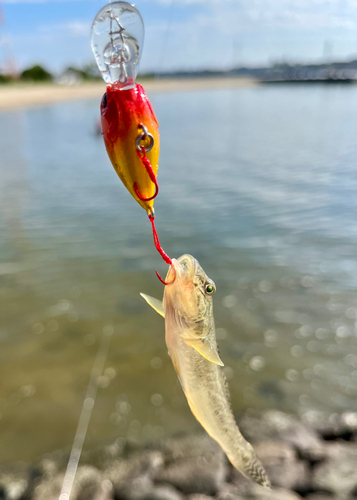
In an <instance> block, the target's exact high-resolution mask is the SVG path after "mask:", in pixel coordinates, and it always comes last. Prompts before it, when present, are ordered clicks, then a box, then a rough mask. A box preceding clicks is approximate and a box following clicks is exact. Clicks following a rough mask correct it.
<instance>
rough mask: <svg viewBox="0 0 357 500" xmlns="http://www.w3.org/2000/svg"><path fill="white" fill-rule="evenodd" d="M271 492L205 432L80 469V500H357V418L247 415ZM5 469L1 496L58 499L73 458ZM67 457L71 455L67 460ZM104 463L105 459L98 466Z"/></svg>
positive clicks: (244, 422)
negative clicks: (250, 477) (246, 475)
mask: <svg viewBox="0 0 357 500" xmlns="http://www.w3.org/2000/svg"><path fill="white" fill-rule="evenodd" d="M239 424H240V428H241V430H242V433H243V434H244V435H245V437H246V438H247V439H248V440H249V441H251V442H252V443H253V444H254V447H255V449H256V452H257V454H258V456H259V458H260V459H261V461H262V463H263V464H264V466H265V468H266V470H267V472H268V475H269V477H270V480H271V482H272V490H267V489H264V488H262V487H260V486H258V485H256V484H254V483H253V482H252V481H250V480H248V479H246V478H244V477H243V476H242V475H241V474H239V473H238V472H237V471H236V470H235V469H233V468H232V466H231V465H230V464H229V463H228V461H227V459H226V457H225V455H224V454H223V452H222V451H221V449H220V448H219V446H217V445H216V443H215V442H214V441H213V440H212V439H210V438H209V437H208V436H207V435H206V434H205V433H204V432H202V433H199V434H194V435H186V436H179V437H174V438H170V439H166V440H162V441H158V442H154V443H150V444H148V445H147V446H146V447H145V448H143V449H140V450H139V449H136V450H133V449H131V450H129V449H128V448H129V447H128V446H126V447H124V448H123V449H122V450H121V452H120V453H117V454H116V456H113V455H115V453H113V449H115V447H112V449H111V455H112V456H111V457H110V458H108V456H109V455H110V454H109V453H108V450H107V452H105V453H104V452H103V456H104V458H103V459H102V462H101V464H100V465H97V466H93V465H84V464H83V462H84V457H83V459H82V461H81V462H82V465H80V466H79V468H78V471H77V476H76V481H75V484H74V488H73V491H72V496H71V499H73V500H184V499H187V500H213V499H216V500H243V499H250V500H254V499H257V500H258V499H259V500H268V499H269V500H270V499H271V500H299V499H300V498H306V499H307V500H334V499H335V500H336V499H339V500H352V499H354V498H357V413H345V414H342V415H332V416H331V417H330V418H328V419H327V418H324V417H322V416H321V415H318V414H311V415H310V416H309V417H308V418H306V419H305V420H304V421H299V420H297V419H296V418H294V417H291V416H289V415H286V414H284V413H281V412H277V411H268V412H266V413H264V414H263V415H261V416H252V415H250V416H248V415H245V416H242V417H241V418H240V419H239ZM64 458H66V457H63V459H62V460H58V459H51V458H46V459H44V460H42V462H40V463H39V464H38V465H37V466H32V467H27V466H24V465H19V466H12V467H11V468H10V467H6V466H0V499H2V500H58V498H59V495H60V491H61V487H62V483H63V478H64V465H65V462H66V460H65V459H64ZM67 458H68V457H67ZM98 464H99V462H98Z"/></svg>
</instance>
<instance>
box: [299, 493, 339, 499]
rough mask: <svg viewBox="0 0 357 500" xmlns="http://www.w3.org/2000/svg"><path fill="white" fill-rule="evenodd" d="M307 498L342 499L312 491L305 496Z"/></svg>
mask: <svg viewBox="0 0 357 500" xmlns="http://www.w3.org/2000/svg"><path fill="white" fill-rule="evenodd" d="M305 500H340V499H338V498H337V497H335V496H334V497H332V496H331V495H325V494H323V493H312V494H311V495H308V496H307V497H305Z"/></svg>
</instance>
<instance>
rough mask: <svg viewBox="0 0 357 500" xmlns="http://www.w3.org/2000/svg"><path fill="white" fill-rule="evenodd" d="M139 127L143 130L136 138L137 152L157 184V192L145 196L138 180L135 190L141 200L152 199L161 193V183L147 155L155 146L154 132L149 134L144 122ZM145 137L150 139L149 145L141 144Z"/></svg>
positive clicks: (152, 180)
mask: <svg viewBox="0 0 357 500" xmlns="http://www.w3.org/2000/svg"><path fill="white" fill-rule="evenodd" d="M139 128H142V129H143V131H142V132H141V134H139V135H138V137H137V139H136V150H137V153H138V155H139V158H140V159H141V161H142V163H143V165H144V167H145V169H146V171H147V173H148V175H149V177H150V180H151V182H152V183H153V184H155V193H154V194H153V196H150V197H149V198H145V196H143V195H142V194H141V193H140V191H139V188H138V185H137V183H136V182H134V190H135V193H136V196H137V197H138V198H139V200H142V201H151V200H153V199H154V198H156V196H157V195H158V194H159V185H158V183H157V180H156V175H155V173H154V171H153V169H152V166H151V163H150V161H149V159H148V158H147V156H146V153H148V152H149V151H151V150H152V148H153V146H154V137H153V136H152V134H149V132H148V129H147V128H146V127H145V125H143V124H142V123H139ZM145 139H149V140H150V142H149V145H148V146H147V147H145V146H141V145H140V143H141V141H143V140H145Z"/></svg>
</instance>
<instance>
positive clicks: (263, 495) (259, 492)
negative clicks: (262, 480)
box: [246, 485, 301, 500]
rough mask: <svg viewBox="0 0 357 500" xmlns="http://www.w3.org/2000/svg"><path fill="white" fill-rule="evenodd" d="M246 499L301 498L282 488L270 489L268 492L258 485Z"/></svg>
mask: <svg viewBox="0 0 357 500" xmlns="http://www.w3.org/2000/svg"><path fill="white" fill-rule="evenodd" d="M246 498H250V499H254V500H301V496H300V495H298V494H297V493H295V492H293V491H290V490H285V489H284V488H272V489H271V490H269V489H267V488H262V487H261V486H259V485H257V486H256V487H255V491H254V492H253V494H252V495H251V496H247V497H246Z"/></svg>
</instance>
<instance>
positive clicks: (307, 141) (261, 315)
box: [0, 86, 357, 462]
mask: <svg viewBox="0 0 357 500" xmlns="http://www.w3.org/2000/svg"><path fill="white" fill-rule="evenodd" d="M152 102H153V105H154V108H155V110H156V113H157V116H158V119H159V121H160V126H161V139H162V153H161V160H160V170H159V182H160V195H159V198H158V199H157V201H156V202H155V207H156V213H157V229H158V231H159V235H160V239H161V242H162V244H163V247H164V248H165V250H166V251H167V252H168V253H169V255H171V256H175V257H178V256H180V255H181V254H183V253H191V254H193V255H194V256H195V257H196V258H197V259H198V260H199V261H200V263H201V265H202V266H203V268H204V269H205V270H206V272H207V274H208V275H209V276H210V277H211V278H212V279H214V281H215V282H216V285H217V293H216V295H215V297H214V310H215V319H216V324H217V327H218V331H217V334H218V338H219V344H220V350H221V355H222V359H223V360H224V362H225V364H226V368H225V370H226V374H227V377H228V378H229V381H230V388H231V392H232V402H233V407H234V410H235V412H241V411H244V410H246V409H248V408H254V409H256V410H263V409H266V408H278V409H282V410H284V411H289V412H294V413H297V414H299V415H303V414H305V415H308V416H309V415H310V416H311V415H312V416H313V415H316V414H319V412H325V413H331V412H340V411H343V410H357V397H356V396H357V350H356V345H357V339H356V319H357V296H356V288H357V258H356V248H357V224H356V214H357V196H356V192H357V171H356V158H357V141H356V137H357V120H356V109H357V88H356V87H354V86H351V87H347V86H343V87H338V86H334V87H322V86H321V87H318V86H314V87H309V86H306V87H304V86H301V87H293V86H287V87H258V88H246V89H238V90H225V91H204V92H185V93H175V94H162V95H153V96H152ZM98 106H99V103H98V102H97V101H88V102H75V103H65V104H58V105H53V106H48V107H43V108H38V109H31V110H26V111H16V112H11V113H4V114H1V115H0V151H1V157H0V224H1V238H0V285H1V286H0V296H1V300H0V317H1V324H0V380H1V385H0V418H1V419H0V461H3V462H5V461H12V460H19V459H21V460H25V461H30V460H33V459H35V458H38V457H40V456H41V455H42V454H43V453H46V452H51V451H53V450H55V449H59V448H61V449H63V448H69V447H70V445H71V443H72V440H73V437H74V433H75V430H76V426H77V422H78V418H79V414H80V410H81V406H82V402H83V398H84V394H85V389H86V386H87V383H88V379H89V376H90V371H91V368H92V365H93V362H94V358H95V355H96V352H97V350H98V343H99V341H100V338H101V336H102V332H103V329H104V330H105V329H107V331H113V332H114V333H113V338H112V343H111V347H110V351H109V355H108V358H107V361H106V365H105V371H104V374H103V376H102V378H101V379H100V389H99V392H98V397H97V401H96V404H95V407H94V410H93V416H92V420H91V423H90V426H89V432H88V437H87V441H86V449H87V450H88V449H91V448H93V447H95V446H96V445H98V444H102V443H111V442H113V441H114V440H115V439H117V438H129V439H130V440H132V441H135V442H143V441H145V440H147V439H152V438H155V437H159V436H162V435H169V434H173V433H175V432H179V431H189V430H192V429H194V428H196V427H198V424H197V423H196V421H195V419H194V417H193V416H192V415H191V413H190V411H189V410H188V407H187V403H186V401H185V399H184V396H183V394H182V391H181V388H180V386H179V383H178V381H177V378H176V375H175V373H174V371H173V368H172V365H171V362H170V360H169V358H168V355H167V351H166V347H165V342H164V324H163V320H162V318H161V317H160V316H158V315H157V314H155V313H154V312H153V311H152V310H151V309H150V308H148V306H147V305H146V304H145V303H144V301H143V300H142V299H141V298H140V296H139V292H146V293H149V294H151V295H154V296H157V297H160V296H161V295H162V293H163V287H162V285H161V284H160V283H159V282H158V280H157V279H156V277H155V274H154V269H155V268H157V269H158V270H159V271H160V272H161V273H163V274H165V270H166V266H165V265H164V264H163V263H162V261H161V259H160V257H159V255H158V254H157V252H156V251H155V248H154V246H153V243H152V236H151V231H150V225H149V223H148V221H147V218H146V214H145V212H144V211H143V210H142V209H141V208H140V207H139V205H137V204H136V203H135V202H134V200H133V199H132V198H131V197H130V195H129V194H128V193H127V191H126V190H125V188H124V187H123V186H122V184H121V182H120V181H119V179H118V178H117V177H116V174H115V173H114V170H113V168H112V166H111V165H110V163H109V160H108V158H107V156H106V153H105V150H104V146H103V142H102V139H101V138H97V137H95V136H94V134H93V129H94V121H95V119H96V117H97V116H98ZM108 329H109V330H108ZM121 442H122V440H119V441H118V443H121Z"/></svg>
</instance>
